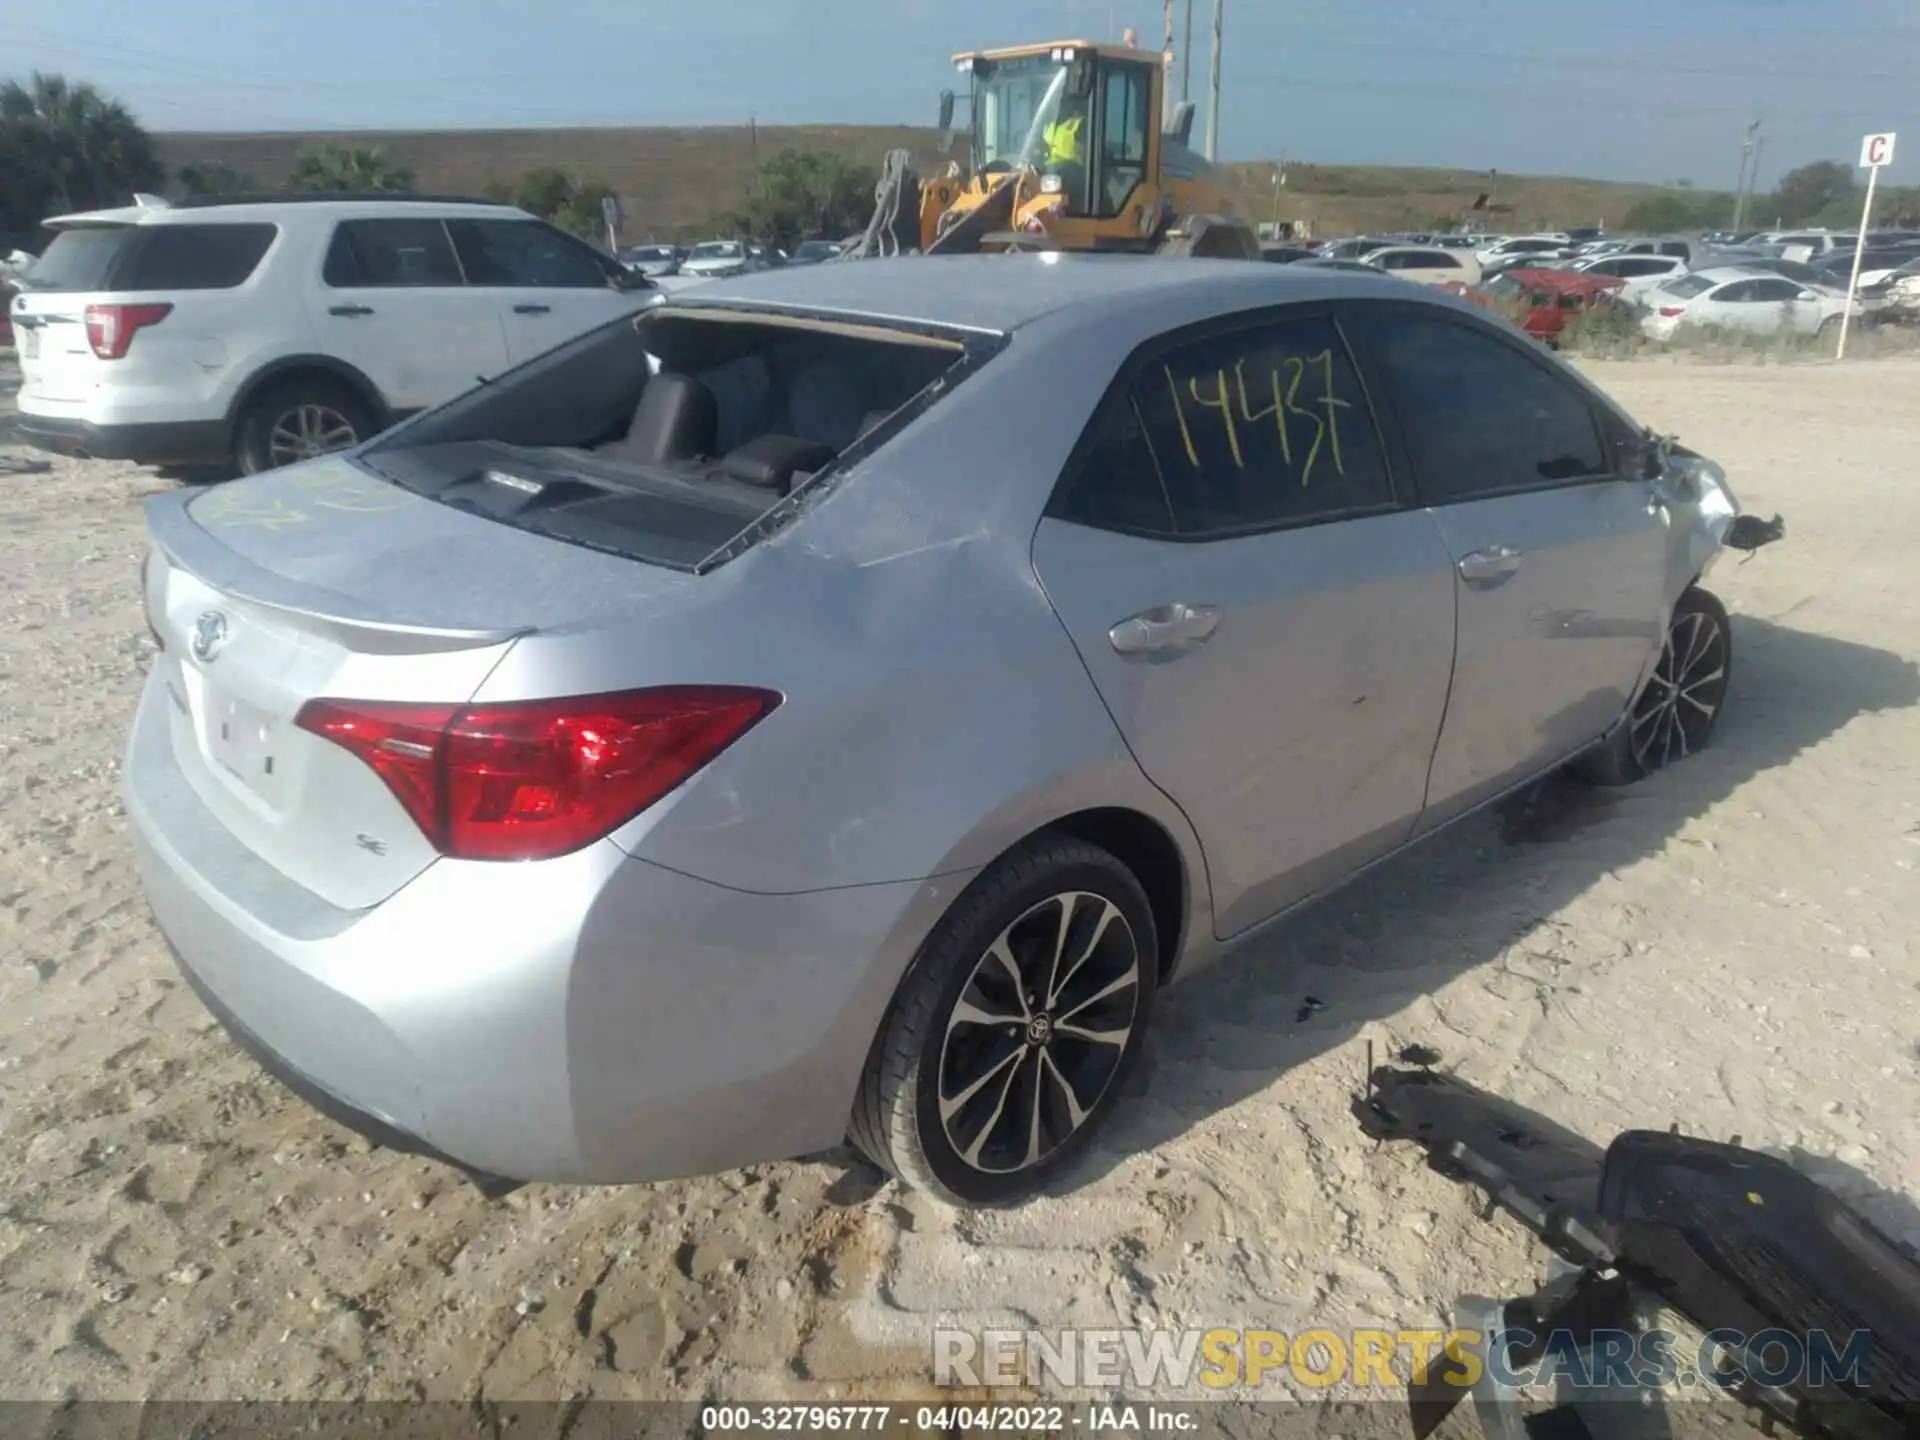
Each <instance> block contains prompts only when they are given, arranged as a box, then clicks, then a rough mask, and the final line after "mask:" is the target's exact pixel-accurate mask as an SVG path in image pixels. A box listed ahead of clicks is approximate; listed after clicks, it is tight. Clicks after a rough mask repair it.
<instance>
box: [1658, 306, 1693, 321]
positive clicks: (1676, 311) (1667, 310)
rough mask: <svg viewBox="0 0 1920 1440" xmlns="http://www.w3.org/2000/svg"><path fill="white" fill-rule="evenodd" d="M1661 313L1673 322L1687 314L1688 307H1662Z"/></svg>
mask: <svg viewBox="0 0 1920 1440" xmlns="http://www.w3.org/2000/svg"><path fill="white" fill-rule="evenodd" d="M1660 313H1661V314H1662V315H1664V316H1666V318H1667V319H1669V320H1671V319H1673V317H1674V316H1676V315H1684V314H1686V313H1687V307H1686V306H1684V305H1662V306H1661V307H1660Z"/></svg>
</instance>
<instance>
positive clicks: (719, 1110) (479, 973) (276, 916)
mask: <svg viewBox="0 0 1920 1440" xmlns="http://www.w3.org/2000/svg"><path fill="white" fill-rule="evenodd" d="M171 703H172V702H171V701H170V700H169V699H167V697H166V695H165V691H164V686H163V685H161V686H157V685H155V684H154V683H153V682H149V685H148V688H147V690H146V692H145V694H144V695H143V696H142V699H141V704H140V711H139V714H138V716H137V718H136V720H135V725H134V732H133V737H132V740H131V742H130V744H129V747H128V754H127V762H126V769H125V793H126V802H127V813H128V818H129V820H130V822H131V828H132V832H133V839H134V847H135V854H136V858H137V861H138V864H139V870H140V876H141V881H142V884H143V887H144V889H145V891H146V894H147V898H148V902H149V904H150V905H151V907H152V910H153V914H154V917H155V919H156V920H157V921H158V923H159V926H160V929H161V930H162V932H163V933H164V934H165V935H166V937H167V940H168V941H169V943H170V944H171V945H172V947H173V949H174V951H175V953H176V954H177V955H178V957H179V958H180V961H181V964H182V967H183V969H184V970H185V971H186V972H187V974H188V976H189V978H190V981H191V983H192V984H193V985H194V988H195V989H196V990H198V991H199V992H200V993H201V994H202V995H203V996H204V997H206V998H207V1000H208V1002H209V1007H210V1008H211V1009H212V1010H213V1011H214V1013H215V1014H216V1016H217V1017H218V1018H219V1019H220V1020H221V1021H222V1022H223V1023H224V1024H225V1025H226V1026H227V1028H228V1029H229V1031H230V1032H231V1033H232V1034H233V1036H234V1038H235V1039H236V1040H238V1041H239V1042H240V1043H242V1044H243V1045H244V1046H245V1047H246V1048H248V1049H250V1050H252V1051H253V1053H254V1054H256V1055H257V1056H260V1057H261V1058H262V1059H263V1060H264V1061H265V1062H266V1063H267V1065H268V1068H269V1069H271V1070H272V1071H274V1072H275V1073H276V1074H278V1075H279V1076H281V1077H282V1078H283V1079H284V1080H286V1081H287V1083H288V1084H289V1085H290V1086H291V1087H292V1088H293V1089H295V1090H296V1092H297V1093H300V1094H302V1095H303V1096H305V1097H306V1098H308V1099H309V1100H310V1101H311V1102H312V1103H313V1104H314V1105H315V1106H316V1107H317V1108H319V1109H321V1110H322V1111H324V1112H325V1113H328V1114H330V1115H332V1116H333V1117H334V1118H336V1119H338V1120H340V1121H341V1122H342V1123H344V1124H346V1125H348V1126H349V1127H350V1128H353V1129H356V1130H359V1131H361V1132H362V1133H365V1134H368V1135H370V1136H371V1137H372V1138H374V1139H375V1140H377V1141H379V1142H380V1143H382V1144H387V1145H390V1146H392V1147H394V1148H396V1149H401V1150H407V1151H413V1152H416V1153H424V1154H428V1155H433V1156H437V1157H439V1158H443V1159H447V1160H450V1161H452V1162H453V1163H455V1164H457V1165H459V1166H460V1167H461V1168H463V1169H466V1170H468V1171H470V1172H479V1174H480V1175H482V1176H486V1177H504V1178H506V1179H510V1180H552V1181H562V1182H576V1183H624V1182H629V1181H641V1180H660V1179H668V1178H671V1177H674V1176H679V1175H689V1174H698V1173H706V1172H711V1171H715V1170H723V1169H728V1168H732V1167H734V1166H737V1165H743V1164H751V1163H757V1162H760V1161H766V1160H773V1159H779V1158H782V1157H785V1156H790V1155H796V1154H804V1153H808V1152H811V1151H817V1150H822V1149H826V1148H828V1147H830V1146H832V1145H835V1144H837V1143H839V1141H840V1140H841V1139H842V1138H843V1137H844V1134H845V1130H846V1122H847V1117H848V1114H849V1113H850V1111H851V1107H852V1101H853V1094H854V1090H855V1088H856V1086H857V1084H858V1080H859V1075H860V1071H861V1069H862V1067H863V1066H864V1064H865V1062H866V1057H867V1053H868V1050H869V1047H870V1046H871V1044H872V1041H873V1037H874V1034H875V1033H876V1031H877V1030H878V1027H879V1025H880V1022H881V1019H882V1017H883V1016H884V1014H885V1010H886V1006H887V1004H888V1002H889V1001H890V999H891V997H892V993H893V990H894V987H895V985H896V984H897V982H898V980H899V977H900V975H901V974H902V973H903V972H904V970H905V968H906V965H907V963H908V961H909V959H910V958H911V956H912V954H913V953H914V951H915V950H916V949H917V948H918V945H919V942H920V939H921V938H922V937H923V936H924V934H925V932H926V929H927V928H929V927H930V926H931V925H932V923H933V920H934V919H935V918H936V917H937V915H938V914H939V913H940V911H941V910H943V909H944V908H945V906H946V904H948V903H949V902H950V900H951V898H952V895H953V893H954V891H955V888H956V887H957V886H958V885H959V884H960V883H963V881H961V880H950V881H945V882H940V883H939V884H933V883H928V884H918V883H913V882H908V883H904V884H899V885H876V886H863V887H854V888H850V889H844V890H836V891H827V892H819V893H815V894H808V895H750V894H745V893H742V892H739V891H733V890H727V889H724V888H722V887H720V886H716V885H710V884H708V883H706V882H704V881H701V880H696V879H693V878H692V877H689V876H685V875H680V874H677V873H675V872H673V871H669V870H664V869H662V868H660V867H658V866H655V865H652V864H649V863H648V862H646V861H643V860H638V859H634V858H632V857H630V856H628V855H626V854H625V853H624V852H622V851H620V850H619V849H618V848H617V847H615V846H614V845H612V844H611V843H609V842H601V843H600V844H597V845H594V846H590V847H588V848H587V849H586V850H583V851H578V852H576V853H575V854H573V855H569V856H565V857H562V858H561V859H559V860H554V861H544V862H539V863H537V864H526V865H489V864H484V863H479V862H460V861H449V860H441V861H437V862H435V863H434V864H432V865H430V866H429V867H428V868H427V869H426V871H424V872H423V873H422V874H421V875H419V876H418V877H416V878H415V879H414V880H413V881H412V882H411V883H410V884H408V885H407V886H405V887H404V888H403V889H402V890H400V891H399V892H398V893H397V894H395V895H393V896H391V897H390V898H388V899H387V900H386V901H384V902H383V903H381V904H379V905H377V906H375V907H373V908H372V909H369V910H363V911H342V910H338V909H335V908H333V907H331V906H329V905H327V904H326V903H325V902H323V901H321V900H320V899H319V898H318V897H317V896H314V895H313V894H312V893H311V892H308V891H306V890H304V889H302V888H300V887H299V886H296V885H294V884H293V883H292V882H291V881H289V880H288V879H287V878H286V877H285V876H283V875H281V874H280V873H279V872H278V871H275V870H273V869H272V868H271V867H270V866H267V865H266V864H265V863H264V862H263V861H261V860H260V859H258V857H256V856H254V855H253V854H252V853H251V852H249V851H247V850H245V849H244V848H242V847H241V846H240V845H239V844H238V842H237V841H235V840H234V839H233V837H232V836H231V834H230V833H229V832H227V831H226V830H225V828H224V827H223V826H221V825H220V824H219V822H218V821H217V820H216V819H215V818H214V816H213V815H212V814H211V812H209V811H208V810H207V809H206V807H205V806H204V805H203V804H202V803H201V801H200V799H199V797H198V795H197V794H195V792H194V791H193V788H192V786H191V784H190V782H189V781H188V779H187V777H186V775H185V774H184V772H183V771H182V770H181V768H180V766H179V764H178V762H177V761H176V760H175V758H174V755H173V752H172V748H171V739H170V736H169V727H168V725H167V723H166V720H167V715H166V710H165V707H166V706H168V705H170V704H171Z"/></svg>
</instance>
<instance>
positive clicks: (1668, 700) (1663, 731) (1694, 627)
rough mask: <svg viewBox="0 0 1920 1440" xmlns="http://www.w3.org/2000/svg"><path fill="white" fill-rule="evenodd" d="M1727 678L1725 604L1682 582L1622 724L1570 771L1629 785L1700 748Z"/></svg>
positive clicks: (1729, 631) (1722, 700) (1721, 704)
mask: <svg viewBox="0 0 1920 1440" xmlns="http://www.w3.org/2000/svg"><path fill="white" fill-rule="evenodd" d="M1676 672H1678V674H1677V676H1676ZM1732 675H1733V628H1732V626H1731V624H1729V622H1728V620H1727V610H1726V607H1725V606H1724V605H1722V604H1721V603H1720V602H1719V601H1718V600H1717V599H1715V598H1714V597H1713V596H1712V595H1711V594H1709V593H1708V592H1707V591H1705V590H1702V589H1700V587H1699V586H1697V585H1695V586H1690V587H1689V588H1688V589H1687V591H1686V593H1685V594H1683V595H1682V596H1681V597H1680V599H1679V601H1678V602H1677V603H1676V604H1675V605H1674V607H1673V618H1672V619H1671V620H1669V621H1668V623H1667V640H1666V644H1665V645H1664V646H1663V647H1662V649H1661V652H1660V664H1659V666H1658V667H1657V668H1656V669H1655V671H1654V673H1653V677H1652V678H1651V679H1650V680H1648V681H1647V685H1646V688H1645V689H1644V690H1642V691H1641V692H1640V694H1639V695H1638V696H1637V697H1636V698H1635V699H1634V702H1633V708H1632V710H1631V711H1630V712H1629V713H1628V717H1627V723H1626V724H1624V725H1622V726H1621V727H1620V728H1619V729H1618V730H1617V731H1615V732H1614V734H1613V736H1612V737H1611V738H1610V739H1609V740H1608V741H1607V742H1606V743H1605V744H1603V745H1601V746H1599V747H1598V748H1596V749H1594V750H1591V751H1589V752H1588V753H1587V754H1585V755H1583V756H1581V757H1580V759H1579V760H1578V761H1577V762H1575V765H1574V773H1575V774H1577V775H1579V776H1580V778H1581V779H1583V780H1586V781H1588V782H1589V783H1591V784H1594V785H1631V784H1633V783H1634V782H1635V781H1636V780H1644V779H1645V778H1646V777H1647V776H1649V775H1651V774H1652V773H1653V772H1654V771H1656V770H1662V769H1665V768H1666V767H1667V766H1668V765H1670V764H1671V763H1673V762H1674V761H1675V760H1684V759H1685V758H1686V757H1687V756H1689V755H1691V754H1693V752H1694V751H1696V750H1700V749H1702V748H1704V747H1705V746H1706V745H1707V743H1708V742H1709V741H1711V740H1712V738H1713V731H1714V727H1715V726H1716V725H1717V724H1718V723H1719V720H1720V712H1721V710H1722V709H1724V708H1725V705H1726V697H1727V682H1728V680H1729V679H1730V678H1732Z"/></svg>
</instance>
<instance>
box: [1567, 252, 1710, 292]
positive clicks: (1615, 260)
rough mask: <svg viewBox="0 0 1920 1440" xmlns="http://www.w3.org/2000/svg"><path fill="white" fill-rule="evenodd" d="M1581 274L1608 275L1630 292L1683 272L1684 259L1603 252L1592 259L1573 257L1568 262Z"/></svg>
mask: <svg viewBox="0 0 1920 1440" xmlns="http://www.w3.org/2000/svg"><path fill="white" fill-rule="evenodd" d="M1569 268H1570V269H1573V270H1576V271H1578V272H1579V273H1580V274H1582V275H1600V276H1611V277H1612V278H1613V279H1615V280H1618V281H1620V282H1621V285H1622V289H1623V291H1624V292H1625V296H1626V298H1628V299H1631V298H1632V297H1633V296H1635V295H1638V294H1641V293H1643V292H1644V291H1646V290H1648V289H1650V288H1652V287H1653V286H1655V285H1658V284H1659V283H1660V282H1661V281H1662V280H1666V279H1669V278H1670V277H1672V276H1674V275H1679V274H1683V273H1684V272H1685V271H1686V268H1687V262H1686V261H1684V260H1682V259H1680V258H1679V257H1678V256H1676V255H1629V254H1617V255H1602V256H1599V257H1598V258H1596V259H1592V260H1576V261H1574V262H1572V264H1571V265H1570V266H1569Z"/></svg>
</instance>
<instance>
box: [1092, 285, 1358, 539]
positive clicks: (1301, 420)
mask: <svg viewBox="0 0 1920 1440" xmlns="http://www.w3.org/2000/svg"><path fill="white" fill-rule="evenodd" d="M1127 398H1128V400H1129V401H1131V404H1130V405H1127V406H1123V407H1121V411H1120V413H1119V414H1118V415H1117V416H1115V417H1113V418H1112V419H1110V420H1109V424H1110V426H1112V427H1113V428H1111V429H1109V430H1108V431H1107V432H1106V433H1104V434H1103V436H1102V439H1101V441H1100V443H1099V444H1097V445H1096V446H1095V447H1094V451H1093V454H1092V456H1091V457H1090V459H1089V465H1088V469H1087V472H1086V473H1084V474H1083V475H1082V476H1080V477H1079V478H1078V480H1077V481H1076V484H1075V487H1074V491H1073V493H1071V494H1070V495H1069V497H1068V503H1067V505H1066V506H1065V507H1064V508H1063V511H1062V512H1061V513H1062V514H1063V516H1064V518H1068V519H1078V520H1080V521H1081V522H1082V523H1086V524H1103V525H1105V526H1106V527H1107V528H1113V529H1140V528H1146V527H1145V523H1144V522H1146V521H1147V520H1149V519H1151V518H1155V517H1164V516H1165V515H1167V514H1168V513H1169V512H1170V513H1171V516H1172V521H1173V530H1174V533H1175V534H1177V535H1181V536H1184V537H1193V538H1202V537H1207V536H1216V535H1218V536H1225V535H1233V534H1241V533H1246V532H1249V531H1257V530H1269V529H1276V528H1279V527H1282V526H1289V525H1300V524H1308V523H1312V522H1316V521H1324V520H1331V519H1335V518H1338V517H1341V516H1344V515H1350V514H1360V513H1366V512H1368V511H1373V510H1378V509H1382V508H1384V507H1386V506H1390V505H1391V504H1392V503H1393V486H1392V483H1391V481H1390V480H1389V478H1388V474H1387V466H1386V457H1385V454H1384V452H1383V450H1382V448H1381V444H1380V436H1379V432H1378V430H1377V429H1376V428H1375V426H1374V423H1373V413H1372V411H1371V410H1370V409H1369V408H1368V405H1367V397H1366V393H1365V391H1364V390H1363V389H1362V387H1361V385H1360V380H1359V377H1358V375H1357V374H1356V373H1355V371H1354V368H1353V364H1352V361H1351V360H1350V359H1349V357H1348V355H1347V349H1346V343H1345V341H1344V340H1342V338H1341V336H1340V332H1339V331H1338V330H1337V329H1336V328H1335V327H1334V324H1333V322H1332V321H1331V320H1330V319H1327V318H1324V317H1317V318H1302V319H1297V320H1277V321H1273V322H1270V323H1268V324H1264V325H1259V326H1255V327H1251V328H1247V329H1242V330H1234V331H1230V332H1227V333H1224V334H1219V335H1212V336H1209V337H1207V338H1205V339H1201V340H1196V341H1193V342H1192V343H1189V344H1185V345H1180V346H1177V347H1176V348H1174V349H1171V350H1167V351H1162V352H1161V353H1159V354H1158V355H1155V356H1153V357H1152V358H1150V359H1149V360H1148V361H1147V362H1146V363H1145V364H1144V365H1142V366H1141V368H1140V369H1139V371H1138V372H1137V373H1136V374H1135V376H1134V378H1133V380H1132V382H1131V384H1130V386H1129V389H1128V393H1127ZM1155 476H1157V477H1158V479H1159V481H1160V493H1156V487H1155V486H1154V485H1153V484H1152V483H1151V482H1152V479H1153V477H1155ZM1134 516H1138V517H1139V518H1140V521H1141V522H1142V523H1139V524H1134V523H1127V521H1128V519H1129V518H1130V517H1134Z"/></svg>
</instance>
